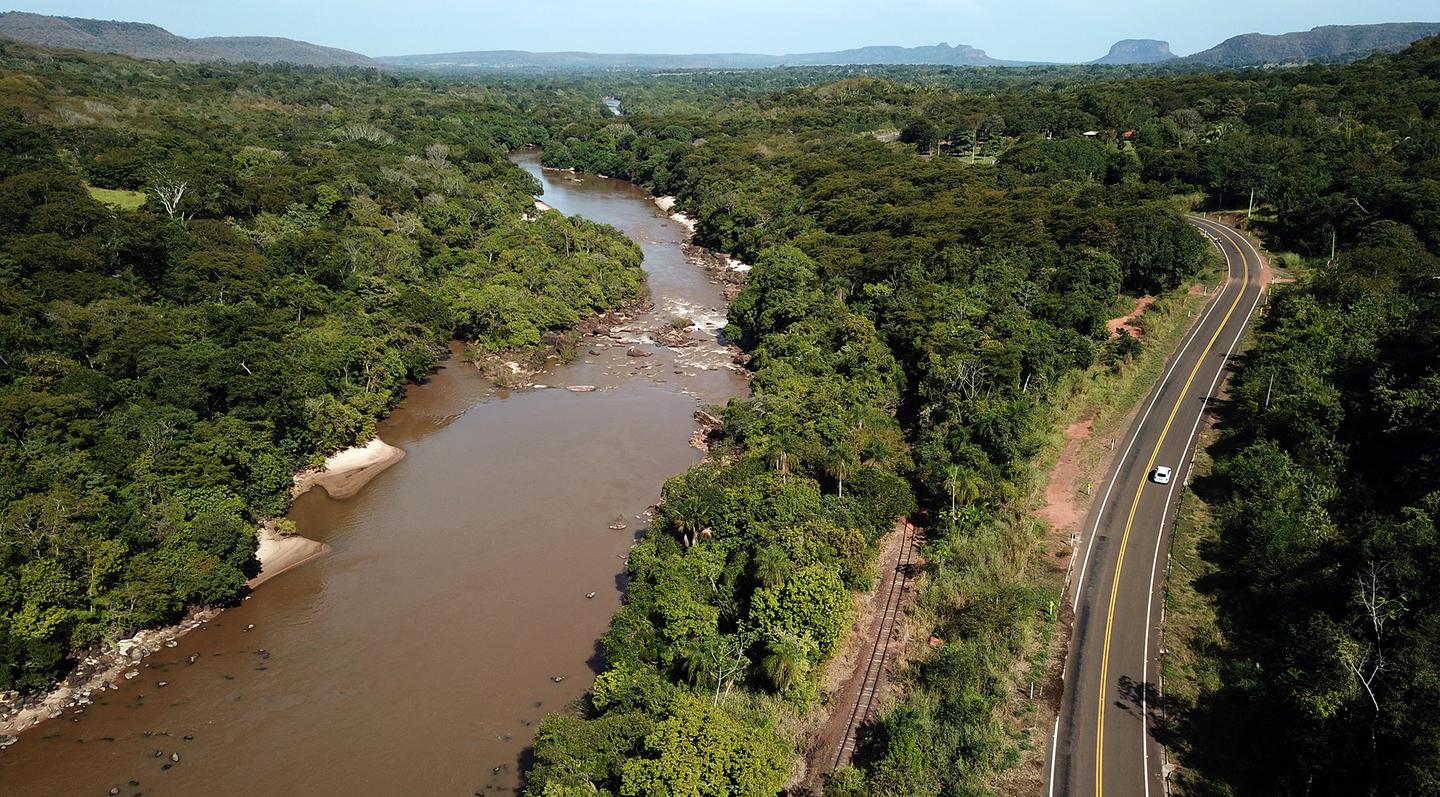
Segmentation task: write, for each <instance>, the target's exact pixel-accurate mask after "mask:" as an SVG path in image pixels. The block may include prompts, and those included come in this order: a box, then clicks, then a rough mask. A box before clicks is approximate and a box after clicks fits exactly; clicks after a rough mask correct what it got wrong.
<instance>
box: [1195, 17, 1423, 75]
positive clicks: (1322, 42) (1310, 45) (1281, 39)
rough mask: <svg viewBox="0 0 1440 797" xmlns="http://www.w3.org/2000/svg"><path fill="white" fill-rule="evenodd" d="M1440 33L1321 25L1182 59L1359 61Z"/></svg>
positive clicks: (1220, 62) (1419, 25)
mask: <svg viewBox="0 0 1440 797" xmlns="http://www.w3.org/2000/svg"><path fill="white" fill-rule="evenodd" d="M1436 34H1440V22H1384V23H1380V24H1376V25H1321V26H1319V27H1316V28H1311V29H1310V30H1306V31H1296V32H1293V33H1280V34H1274V35H1271V34H1266V33H1244V34H1241V35H1239V36H1231V37H1230V38H1228V39H1226V40H1225V41H1223V42H1221V43H1219V44H1217V45H1215V46H1214V47H1211V48H1210V49H1208V50H1203V51H1201V52H1198V53H1194V54H1192V55H1187V56H1185V57H1184V58H1182V59H1180V60H1181V61H1182V62H1184V63H1189V64H1206V65H1209V66H1246V65H1255V64H1281V63H1296V62H1304V61H1334V60H1355V59H1358V58H1362V57H1364V56H1367V55H1371V54H1373V53H1377V52H1387V51H1397V50H1403V49H1404V48H1406V47H1408V46H1410V45H1411V44H1413V43H1415V42H1416V41H1419V40H1420V39H1424V38H1426V37H1428V36H1434V35H1436Z"/></svg>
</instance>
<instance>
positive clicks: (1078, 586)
mask: <svg viewBox="0 0 1440 797" xmlns="http://www.w3.org/2000/svg"><path fill="white" fill-rule="evenodd" d="M1186 218H1187V219H1197V218H1198V217H1196V216H1187V217H1186ZM1203 221H1205V222H1207V223H1211V224H1213V223H1214V222H1210V220H1209V219H1203ZM1195 226H1197V227H1199V228H1200V229H1201V230H1202V231H1205V232H1207V235H1206V237H1207V238H1209V239H1210V243H1211V245H1213V246H1214V247H1215V248H1216V249H1219V250H1220V252H1221V254H1224V252H1225V250H1224V249H1221V247H1220V242H1219V241H1218V240H1217V239H1216V238H1215V237H1214V236H1213V235H1210V234H1208V232H1209V231H1208V230H1207V228H1206V227H1205V226H1204V225H1202V224H1196V225H1195ZM1217 226H1218V225H1217ZM1247 243H1248V242H1247ZM1231 245H1232V246H1233V245H1234V242H1233V241H1232V242H1231ZM1252 249H1253V247H1252ZM1257 256H1258V254H1257ZM1225 277H1226V281H1225V283H1224V284H1222V285H1221V286H1220V290H1219V291H1217V292H1216V293H1215V298H1214V299H1213V300H1211V302H1210V306H1209V307H1207V308H1205V314H1204V315H1202V316H1200V318H1199V320H1197V321H1196V322H1195V324H1194V325H1193V326H1192V327H1191V329H1190V334H1189V335H1188V336H1187V339H1186V340H1185V343H1184V344H1183V345H1181V347H1180V349H1179V351H1177V352H1175V354H1174V355H1173V357H1174V359H1173V360H1172V361H1171V363H1170V368H1169V369H1167V370H1166V371H1165V373H1164V374H1163V375H1162V376H1161V377H1160V380H1159V381H1158V382H1156V383H1155V388H1154V395H1153V396H1151V397H1150V405H1149V406H1147V407H1146V408H1145V413H1144V414H1143V415H1141V416H1140V420H1139V421H1137V422H1136V423H1135V424H1134V425H1133V426H1132V428H1131V432H1130V442H1129V443H1128V444H1127V445H1126V446H1125V451H1124V452H1123V453H1122V454H1121V455H1120V458H1119V459H1117V460H1115V472H1114V473H1112V474H1111V475H1110V484H1109V485H1107V486H1106V487H1105V495H1104V496H1103V497H1102V498H1101V499H1100V507H1099V509H1098V510H1097V511H1096V515H1095V526H1094V527H1093V528H1091V529H1090V537H1089V538H1088V539H1086V541H1085V555H1084V556H1083V557H1082V558H1081V560H1080V572H1079V573H1078V574H1077V575H1076V577H1075V600H1074V602H1073V603H1071V605H1070V611H1071V612H1077V613H1078V612H1079V610H1080V593H1081V591H1082V590H1084V585H1085V570H1086V569H1087V568H1089V566H1090V555H1091V553H1092V552H1093V550H1094V547H1093V543H1094V541H1095V534H1096V532H1098V531H1099V530H1100V520H1101V518H1102V517H1104V514H1105V507H1106V505H1108V504H1109V503H1110V492H1111V491H1112V490H1114V489H1115V482H1116V480H1117V479H1119V478H1120V463H1122V462H1124V461H1125V459H1126V458H1127V457H1129V456H1130V451H1131V449H1133V448H1134V447H1135V441H1136V440H1138V439H1139V438H1140V429H1141V428H1142V427H1143V426H1144V425H1145V420H1146V419H1147V418H1149V417H1150V411H1151V410H1153V409H1155V402H1157V401H1159V400H1160V394H1161V393H1162V392H1164V391H1163V390H1161V389H1160V388H1161V386H1162V385H1164V384H1165V382H1166V380H1168V379H1169V378H1170V377H1171V375H1173V374H1174V373H1175V368H1176V367H1178V366H1179V365H1180V360H1181V358H1182V357H1183V356H1184V354H1185V351H1186V349H1189V348H1190V344H1192V343H1194V342H1195V339H1196V338H1197V337H1199V335H1200V328H1201V327H1203V326H1204V325H1205V319H1207V318H1209V317H1210V314H1211V313H1213V312H1214V311H1215V308H1216V307H1219V306H1220V294H1222V293H1224V292H1225V288H1226V287H1228V286H1229V285H1230V280H1231V277H1230V258H1229V257H1226V258H1225ZM1146 624H1147V625H1148V624H1149V623H1148V620H1147V623H1146ZM1147 655H1148V654H1147ZM1060 677H1061V680H1064V677H1065V674H1064V670H1063V669H1062V670H1061V674H1060ZM1059 740H1060V717H1059V716H1058V715H1057V716H1056V717H1055V733H1054V734H1053V736H1052V737H1051V740H1050V788H1049V794H1050V795H1051V797H1053V795H1054V794H1055V758H1056V753H1057V751H1058V749H1059V747H1060V744H1059Z"/></svg>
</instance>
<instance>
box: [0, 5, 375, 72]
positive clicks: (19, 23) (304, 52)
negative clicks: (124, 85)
mask: <svg viewBox="0 0 1440 797" xmlns="http://www.w3.org/2000/svg"><path fill="white" fill-rule="evenodd" d="M0 36H9V37H11V38H14V39H19V40H21V41H26V42H30V43H32V44H39V45H43V46H46V47H65V48H70V49H75V50H90V51H92V52H101V53H120V54H122V55H129V56H134V57H136V58H153V59H157V60H170V61H188V62H202V61H255V62H258V63H263V64H269V63H276V62H281V61H283V62H286V63H293V64H309V65H313V66H370V67H375V66H379V64H377V63H376V62H375V61H373V60H371V59H370V58H367V57H366V56H363V55H361V54H359V53H352V52H350V51H349V50H339V49H336V48H334V47H321V46H320V45H318V44H311V43H309V42H302V41H295V40H294V39H279V38H273V37H269V36H216V37H212V38H204V39H187V38H185V37H183V36H176V35H175V34H173V33H171V32H170V31H168V30H165V29H164V28H162V27H159V26H157V25H148V24H145V23H143V22H112V21H106V20H99V19H76V18H74V17H50V16H45V15H44V14H28V13H25V12H23V11H6V12H3V13H0Z"/></svg>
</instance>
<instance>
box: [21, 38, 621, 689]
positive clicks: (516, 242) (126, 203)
mask: <svg viewBox="0 0 1440 797" xmlns="http://www.w3.org/2000/svg"><path fill="white" fill-rule="evenodd" d="M0 85H4V86H5V90H4V91H3V92H0V431H3V433H0V690H8V689H18V690H36V689H42V688H45V687H47V686H49V685H50V684H51V683H53V682H54V680H55V679H56V677H57V676H58V675H60V674H62V673H63V672H64V671H65V669H66V668H67V666H68V665H67V660H68V657H69V656H71V654H72V653H74V652H76V651H78V650H81V649H84V648H86V647H87V646H89V645H92V644H95V643H98V642H100V641H102V640H104V639H107V638H114V637H116V636H117V635H123V634H126V633H128V632H130V631H133V630H134V629H137V628H140V627H143V626H147V625H152V624H155V623H161V622H166V621H170V620H173V619H174V618H176V617H178V616H179V615H180V613H181V612H182V611H183V610H184V609H185V607H186V606H187V605H193V604H223V603H226V602H229V601H232V600H234V599H236V598H237V597H238V596H240V594H241V593H242V592H243V591H244V589H245V582H246V579H247V577H248V576H250V575H253V574H254V571H255V562H254V551H255V545H256V542H255V528H256V524H257V523H258V521H259V520H261V519H262V518H266V517H273V516H276V515H278V514H280V513H281V512H283V511H284V510H285V508H286V506H287V504H288V502H289V490H290V485H291V477H292V474H293V473H295V471H296V470H297V469H299V468H301V467H302V466H304V465H306V464H310V463H313V462H314V461H316V458H317V456H318V455H321V454H323V453H326V452H330V451H334V450H336V449H340V448H344V447H346V446H349V445H352V444H354V443H357V442H363V441H364V440H366V439H368V438H369V437H370V435H371V434H372V433H373V429H374V423H375V420H376V419H377V418H379V417H381V416H383V415H384V414H385V413H386V412H387V411H388V410H389V408H390V407H391V406H392V405H393V404H394V403H395V402H396V401H398V400H399V399H400V398H401V397H402V395H403V393H404V390H405V386H406V385H407V384H408V383H410V382H413V381H415V380H418V379H421V378H423V377H424V376H425V374H426V373H427V371H428V369H429V368H430V366H431V364H432V363H433V362H434V361H435V359H436V357H437V356H438V355H440V354H442V353H443V352H444V351H445V348H446V345H447V343H448V342H449V341H450V340H451V338H452V337H455V336H461V337H464V338H466V339H467V340H470V341H472V342H475V343H477V344H478V345H479V346H481V347H483V348H487V349H490V350H512V349H530V348H533V347H539V346H542V345H544V344H545V343H546V342H547V340H548V339H549V337H550V336H554V335H557V334H559V333H563V332H564V331H566V330H568V329H569V328H570V327H572V326H574V325H575V324H576V323H577V322H579V321H580V320H582V319H584V318H586V317H587V316H590V315H592V314H594V313H596V312H600V311H605V310H609V309H613V308H616V307H618V306H620V305H622V304H625V303H626V302H629V301H632V300H633V299H635V298H636V297H637V296H639V295H640V290H641V272H640V270H639V261H640V253H639V250H638V247H636V246H635V245H634V244H633V243H632V242H630V241H628V240H626V239H625V238H624V237H623V236H621V235H620V234H619V233H617V232H616V231H614V230H612V229H609V228H605V227H600V226H597V225H594V224H590V223H588V222H585V221H583V220H578V219H574V220H572V219H566V218H564V217H562V216H561V215H560V214H556V213H546V214H543V215H540V216H539V218H538V219H537V220H535V221H533V222H530V221H525V220H522V216H524V215H525V214H534V210H533V206H532V199H531V195H532V194H533V193H534V192H536V191H537V190H538V187H537V186H536V185H535V183H534V181H533V180H532V179H531V178H530V177H529V176H527V175H526V174H525V173H524V172H523V171H521V170H520V169H518V168H517V167H514V166H513V165H512V164H510V163H509V162H508V161H507V160H506V158H505V152H506V149H507V148H509V147H512V146H515V145H518V144H519V143H521V142H523V141H527V140H530V139H532V138H533V137H534V136H535V132H534V129H533V128H532V127H527V123H526V122H525V121H524V117H523V115H522V114H521V113H520V112H519V111H517V110H516V109H515V108H514V107H512V106H511V105H510V104H509V102H508V100H507V99H506V98H505V97H503V96H501V95H499V94H498V93H495V92H492V91H490V90H487V89H484V88H481V87H470V88H469V89H465V90H448V91H443V92H442V91H436V90H435V88H436V87H435V86H433V85H428V84H425V83H422V82H420V81H414V80H402V79H396V78H392V77H390V76H386V75H381V74H380V73H378V72H375V71H362V70H321V69H305V68H297V67H278V66H277V67H258V66H253V65H252V66H216V65H205V66H179V65H172V64H159V63H152V62H140V61H131V60H128V59H123V58H112V57H106V56H98V55H79V54H74V53H54V52H48V51H43V50H35V49H32V48H29V47H25V46H21V45H16V44H10V43H5V44H0Z"/></svg>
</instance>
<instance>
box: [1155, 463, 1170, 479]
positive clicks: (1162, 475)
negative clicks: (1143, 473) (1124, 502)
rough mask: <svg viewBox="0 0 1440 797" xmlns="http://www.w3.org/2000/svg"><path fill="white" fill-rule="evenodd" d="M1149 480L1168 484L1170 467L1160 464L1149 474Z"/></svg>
mask: <svg viewBox="0 0 1440 797" xmlns="http://www.w3.org/2000/svg"><path fill="white" fill-rule="evenodd" d="M1150 480H1151V481H1153V482H1155V483H1156V484H1169V483H1170V469H1169V468H1167V467H1165V466H1164V465H1161V466H1160V467H1158V468H1156V469H1155V472H1154V473H1151V474H1150Z"/></svg>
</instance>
